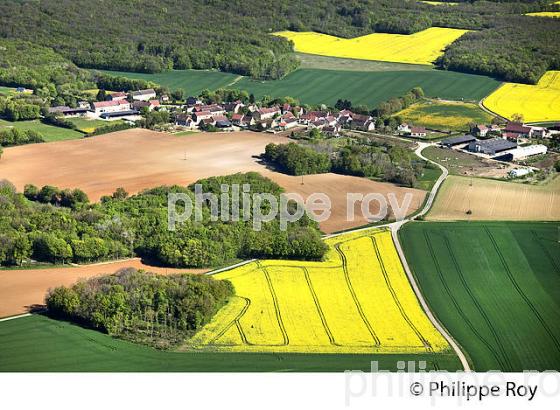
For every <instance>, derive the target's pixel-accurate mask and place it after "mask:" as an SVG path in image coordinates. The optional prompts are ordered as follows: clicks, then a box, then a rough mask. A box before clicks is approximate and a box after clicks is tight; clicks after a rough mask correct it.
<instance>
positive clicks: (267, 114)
mask: <svg viewBox="0 0 560 410" xmlns="http://www.w3.org/2000/svg"><path fill="white" fill-rule="evenodd" d="M280 114H281V112H280V108H278V107H270V108H259V109H258V110H256V111H255V112H253V118H254V119H255V120H257V121H262V120H268V119H271V118H273V117H274V116H275V115H280Z"/></svg>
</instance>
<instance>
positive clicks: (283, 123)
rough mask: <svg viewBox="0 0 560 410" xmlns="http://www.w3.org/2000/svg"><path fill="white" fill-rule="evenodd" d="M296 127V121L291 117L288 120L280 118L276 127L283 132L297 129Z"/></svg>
mask: <svg viewBox="0 0 560 410" xmlns="http://www.w3.org/2000/svg"><path fill="white" fill-rule="evenodd" d="M297 125H298V120H297V118H296V117H293V116H292V117H288V118H282V119H281V120H280V123H279V124H278V126H279V127H280V128H282V129H283V130H289V129H290V128H294V127H297Z"/></svg>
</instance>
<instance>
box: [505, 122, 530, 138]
mask: <svg viewBox="0 0 560 410" xmlns="http://www.w3.org/2000/svg"><path fill="white" fill-rule="evenodd" d="M504 131H505V133H506V136H507V137H508V138H512V139H513V138H516V137H517V138H519V137H521V138H530V137H531V136H532V134H533V129H532V128H531V127H527V126H525V125H523V124H521V123H518V122H508V123H507V125H506V129H505V130H504Z"/></svg>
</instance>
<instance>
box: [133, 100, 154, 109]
mask: <svg viewBox="0 0 560 410" xmlns="http://www.w3.org/2000/svg"><path fill="white" fill-rule="evenodd" d="M159 106H160V103H159V101H158V100H150V101H143V100H142V101H134V102H133V103H132V108H133V109H135V110H140V109H141V108H147V109H148V111H152V110H153V109H154V108H156V107H159Z"/></svg>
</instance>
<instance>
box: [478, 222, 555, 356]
mask: <svg viewBox="0 0 560 410" xmlns="http://www.w3.org/2000/svg"><path fill="white" fill-rule="evenodd" d="M484 230H485V231H486V234H487V235H488V237H489V238H490V241H491V242H492V245H493V247H494V250H495V251H496V253H497V254H498V257H499V259H500V262H501V264H502V266H503V267H504V269H505V271H506V274H507V276H508V278H509V280H510V281H511V283H512V285H513V286H514V287H515V290H516V291H517V293H518V294H519V296H521V298H522V299H523V300H524V301H525V303H526V304H527V306H528V307H529V309H531V311H532V312H533V314H534V315H535V317H536V318H537V320H538V321H539V322H540V324H541V325H542V327H543V328H544V330H545V331H546V333H547V334H548V335H549V336H550V338H551V339H552V340H553V341H554V344H555V345H556V348H557V349H558V351H559V352H560V343H559V342H558V339H557V338H556V336H555V335H554V333H552V331H551V330H550V328H549V327H548V325H547V324H546V322H545V320H544V319H543V317H542V316H541V314H540V312H539V311H538V309H537V308H536V307H535V305H533V303H532V302H531V300H530V299H529V298H528V297H527V295H526V294H525V292H523V290H522V289H521V287H520V286H519V284H518V283H517V281H516V280H515V277H514V276H513V273H512V272H511V270H510V268H509V265H508V264H507V261H506V260H505V258H504V255H503V254H502V252H501V250H500V248H499V246H498V243H497V242H496V239H495V238H494V236H493V235H492V233H491V232H490V230H489V229H488V228H487V227H485V228H484Z"/></svg>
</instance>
